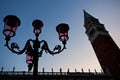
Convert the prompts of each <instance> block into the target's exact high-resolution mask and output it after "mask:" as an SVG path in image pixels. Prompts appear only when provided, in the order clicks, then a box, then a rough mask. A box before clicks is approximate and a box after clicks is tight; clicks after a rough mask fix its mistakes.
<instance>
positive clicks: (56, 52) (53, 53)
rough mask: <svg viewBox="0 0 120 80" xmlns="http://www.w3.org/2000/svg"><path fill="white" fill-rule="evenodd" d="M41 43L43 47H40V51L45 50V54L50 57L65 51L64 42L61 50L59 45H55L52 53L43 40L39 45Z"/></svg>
mask: <svg viewBox="0 0 120 80" xmlns="http://www.w3.org/2000/svg"><path fill="white" fill-rule="evenodd" d="M42 42H43V45H42V47H41V49H42V50H45V52H46V53H47V52H48V53H49V54H51V55H55V54H59V53H60V52H62V51H63V50H64V49H66V42H65V44H63V48H62V49H61V45H56V46H55V48H54V49H53V51H51V50H50V49H49V47H48V44H47V42H46V41H45V40H42V41H41V42H40V43H42Z"/></svg>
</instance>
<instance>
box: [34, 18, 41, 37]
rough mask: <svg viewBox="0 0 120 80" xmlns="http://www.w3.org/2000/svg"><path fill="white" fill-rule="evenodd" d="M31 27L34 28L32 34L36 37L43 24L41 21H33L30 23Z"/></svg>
mask: <svg viewBox="0 0 120 80" xmlns="http://www.w3.org/2000/svg"><path fill="white" fill-rule="evenodd" d="M32 26H33V27H34V30H33V32H34V33H35V34H36V35H39V34H40V33H41V29H42V27H43V22H42V21H41V20H37V19H36V20H34V21H33V22H32Z"/></svg>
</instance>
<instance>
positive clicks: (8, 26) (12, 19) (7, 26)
mask: <svg viewBox="0 0 120 80" xmlns="http://www.w3.org/2000/svg"><path fill="white" fill-rule="evenodd" d="M3 21H4V30H3V34H4V35H5V36H9V37H13V36H15V32H16V29H17V27H18V26H20V20H19V18H18V17H17V16H15V15H8V16H6V17H5V18H4V19H3Z"/></svg>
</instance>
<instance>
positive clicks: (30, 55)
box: [3, 15, 69, 71]
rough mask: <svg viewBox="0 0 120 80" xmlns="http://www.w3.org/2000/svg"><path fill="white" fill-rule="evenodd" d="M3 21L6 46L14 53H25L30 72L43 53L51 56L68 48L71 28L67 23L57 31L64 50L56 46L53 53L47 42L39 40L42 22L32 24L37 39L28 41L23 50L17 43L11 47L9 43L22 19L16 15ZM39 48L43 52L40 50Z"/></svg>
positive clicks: (59, 26) (37, 20)
mask: <svg viewBox="0 0 120 80" xmlns="http://www.w3.org/2000/svg"><path fill="white" fill-rule="evenodd" d="M3 21H4V30H3V34H4V35H5V40H6V44H5V46H7V48H8V49H9V50H10V51H12V52H13V53H16V54H22V53H24V52H25V53H26V54H27V56H26V62H27V63H28V67H29V71H30V70H31V69H32V66H33V65H34V67H35V64H34V63H36V62H35V61H38V58H39V57H41V55H42V53H43V51H45V52H48V53H50V54H51V55H54V54H58V53H60V52H62V51H63V50H64V49H66V46H65V45H66V41H67V40H68V39H69V37H68V30H69V26H68V24H66V23H61V24H59V25H57V27H56V31H57V32H58V35H59V40H60V41H62V43H63V48H61V46H60V45H56V46H55V48H54V49H53V50H52V51H51V50H50V49H49V47H48V44H47V42H46V41H45V40H41V41H39V39H38V37H39V34H40V33H41V30H42V27H43V22H42V21H41V20H39V19H36V20H34V21H33V22H32V26H33V28H34V29H33V32H34V34H35V36H36V39H35V40H32V39H29V40H27V42H26V44H25V47H24V48H23V49H22V50H20V49H19V46H18V44H17V43H11V45H9V41H10V39H11V37H14V36H15V34H16V30H17V28H18V26H20V24H21V21H20V19H19V18H18V17H17V16H15V15H8V16H6V17H5V18H4V19H3ZM31 42H32V43H33V44H32V45H31ZM41 43H42V44H41ZM39 48H40V49H41V50H39ZM36 58H37V59H36Z"/></svg>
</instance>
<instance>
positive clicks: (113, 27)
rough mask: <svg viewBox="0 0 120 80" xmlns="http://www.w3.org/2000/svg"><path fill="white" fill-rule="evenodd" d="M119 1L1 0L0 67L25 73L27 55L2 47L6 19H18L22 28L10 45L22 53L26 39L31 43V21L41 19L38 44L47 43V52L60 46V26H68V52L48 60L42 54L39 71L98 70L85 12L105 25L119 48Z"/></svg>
mask: <svg viewBox="0 0 120 80" xmlns="http://www.w3.org/2000/svg"><path fill="white" fill-rule="evenodd" d="M119 4H120V0H34V1H33V0H0V42H1V44H0V45H1V46H0V67H2V66H3V67H4V70H6V71H7V70H9V71H10V70H12V68H13V67H16V70H18V71H27V64H26V62H25V59H26V55H25V54H22V55H19V56H18V55H16V54H13V53H12V52H10V51H9V50H8V49H7V48H6V47H5V46H4V44H5V40H4V38H5V37H4V35H3V34H2V31H3V27H4V23H3V18H4V17H5V16H6V15H17V16H18V17H19V18H20V20H21V25H20V27H19V28H18V29H17V32H16V36H15V37H13V38H12V39H11V42H17V43H18V44H19V46H20V48H21V49H22V48H23V47H24V45H25V43H26V41H27V40H28V39H30V38H31V39H34V38H35V37H34V34H33V27H32V21H33V20H35V19H40V20H42V21H43V23H44V26H43V28H42V33H41V34H40V36H39V39H40V40H43V39H44V40H46V41H47V42H48V44H49V46H50V48H51V49H52V48H54V46H55V45H57V44H61V42H60V41H59V39H58V34H57V32H56V26H57V25H58V24H59V23H67V24H69V26H70V31H69V37H70V38H69V40H68V42H67V49H66V50H64V51H63V52H62V53H61V54H57V55H55V56H51V55H49V54H46V53H44V54H43V55H42V57H41V58H39V71H42V68H43V67H44V68H45V71H51V68H54V71H59V68H62V69H63V71H67V69H68V68H70V71H74V70H75V69H77V71H81V68H83V69H84V70H85V71H88V69H91V71H94V69H97V70H98V71H100V69H101V67H100V65H99V62H98V60H97V58H96V55H95V53H94V50H93V48H92V46H91V43H90V41H89V40H88V37H87V35H86V34H85V28H84V27H83V25H84V15H83V9H85V10H86V11H87V12H88V13H90V14H91V15H92V16H94V17H96V18H98V19H99V21H100V22H101V23H103V24H105V27H106V29H107V30H108V31H109V33H110V35H111V36H112V38H113V39H114V41H115V42H116V44H117V45H118V46H119V47H120V26H119V25H120V15H119V14H120V9H119V8H120V5H119Z"/></svg>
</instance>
